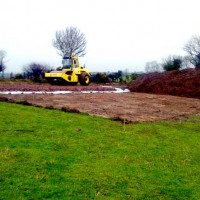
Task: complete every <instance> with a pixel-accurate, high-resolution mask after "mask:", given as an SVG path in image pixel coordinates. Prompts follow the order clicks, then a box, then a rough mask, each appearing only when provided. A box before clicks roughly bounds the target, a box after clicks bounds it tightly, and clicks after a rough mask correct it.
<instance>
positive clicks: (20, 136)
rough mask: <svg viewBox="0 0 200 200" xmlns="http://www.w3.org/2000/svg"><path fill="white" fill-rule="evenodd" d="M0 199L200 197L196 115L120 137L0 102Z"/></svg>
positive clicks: (94, 123) (80, 118)
mask: <svg viewBox="0 0 200 200" xmlns="http://www.w3.org/2000/svg"><path fill="white" fill-rule="evenodd" d="M0 199H9V200H12V199H160V200H163V199H166V200H170V199H171V200H174V199H180V200H183V199H196V200H197V199H200V116H198V117H197V116H196V117H195V116H191V117H190V118H189V119H188V120H187V121H185V122H156V123H139V124H132V125H126V129H125V131H124V127H123V124H121V123H119V122H114V121H110V120H108V119H103V118H100V117H95V116H88V115H83V114H72V113H64V112H62V111H59V110H47V109H43V108H36V107H32V106H23V105H16V104H9V103H3V102H1V103H0Z"/></svg>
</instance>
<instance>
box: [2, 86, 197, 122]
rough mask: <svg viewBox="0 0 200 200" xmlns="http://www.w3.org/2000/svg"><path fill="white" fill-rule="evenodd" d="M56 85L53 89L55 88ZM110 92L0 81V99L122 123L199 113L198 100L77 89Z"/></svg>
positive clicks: (76, 87) (88, 88) (105, 89)
mask: <svg viewBox="0 0 200 200" xmlns="http://www.w3.org/2000/svg"><path fill="white" fill-rule="evenodd" d="M55 87H56V88H55ZM41 90H43V91H57V90H61V91H63V90H67V91H68V90H70V91H74V92H72V93H69V94H50V93H43V94H37V93H30V94H25V93H23V92H22V93H20V94H11V93H10V94H9V93H7V94H5V93H2V92H3V91H4V92H5V91H41ZM83 90H85V91H107V92H108V91H113V90H115V89H114V88H111V87H100V86H85V87H82V86H70V87H69V86H66V87H63V86H61V87H60V86H49V85H28V84H0V91H1V93H0V100H1V101H8V102H12V103H20V104H24V105H34V106H40V107H45V108H48V109H60V110H62V111H64V112H75V113H88V114H89V115H98V116H103V117H106V118H111V119H113V120H120V121H125V122H126V123H134V122H144V121H158V120H182V119H184V118H185V117H187V116H188V115H191V114H194V115H195V114H197V115H200V99H195V98H185V97H177V96H170V95H155V94H145V93H135V92H129V93H80V92H77V91H83Z"/></svg>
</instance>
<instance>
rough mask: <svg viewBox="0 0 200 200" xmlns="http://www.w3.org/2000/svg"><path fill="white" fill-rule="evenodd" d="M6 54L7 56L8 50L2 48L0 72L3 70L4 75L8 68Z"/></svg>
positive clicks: (0, 52) (0, 51)
mask: <svg viewBox="0 0 200 200" xmlns="http://www.w3.org/2000/svg"><path fill="white" fill-rule="evenodd" d="M6 56H7V53H6V51H4V50H0V72H2V75H3V72H4V71H5V69H6V65H5V58H6Z"/></svg>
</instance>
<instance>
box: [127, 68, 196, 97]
mask: <svg viewBox="0 0 200 200" xmlns="http://www.w3.org/2000/svg"><path fill="white" fill-rule="evenodd" d="M128 88H129V89H130V91H132V92H142V93H153V94H169V95H175V96H183V97H192V98H199V99H200V69H184V70H180V71H178V70H176V71H171V72H162V73H158V72H155V73H149V74H144V75H142V76H140V77H139V78H138V79H137V80H135V81H132V82H131V83H130V84H129V85H128Z"/></svg>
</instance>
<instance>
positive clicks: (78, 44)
mask: <svg viewBox="0 0 200 200" xmlns="http://www.w3.org/2000/svg"><path fill="white" fill-rule="evenodd" d="M53 46H54V47H55V48H56V49H57V50H58V54H59V55H61V56H62V57H64V56H69V57H71V56H79V57H81V56H84V55H85V54H86V39H85V35H84V34H83V33H81V32H80V30H79V29H77V28H76V27H73V26H71V27H67V28H66V29H65V30H60V31H56V34H55V39H53Z"/></svg>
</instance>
